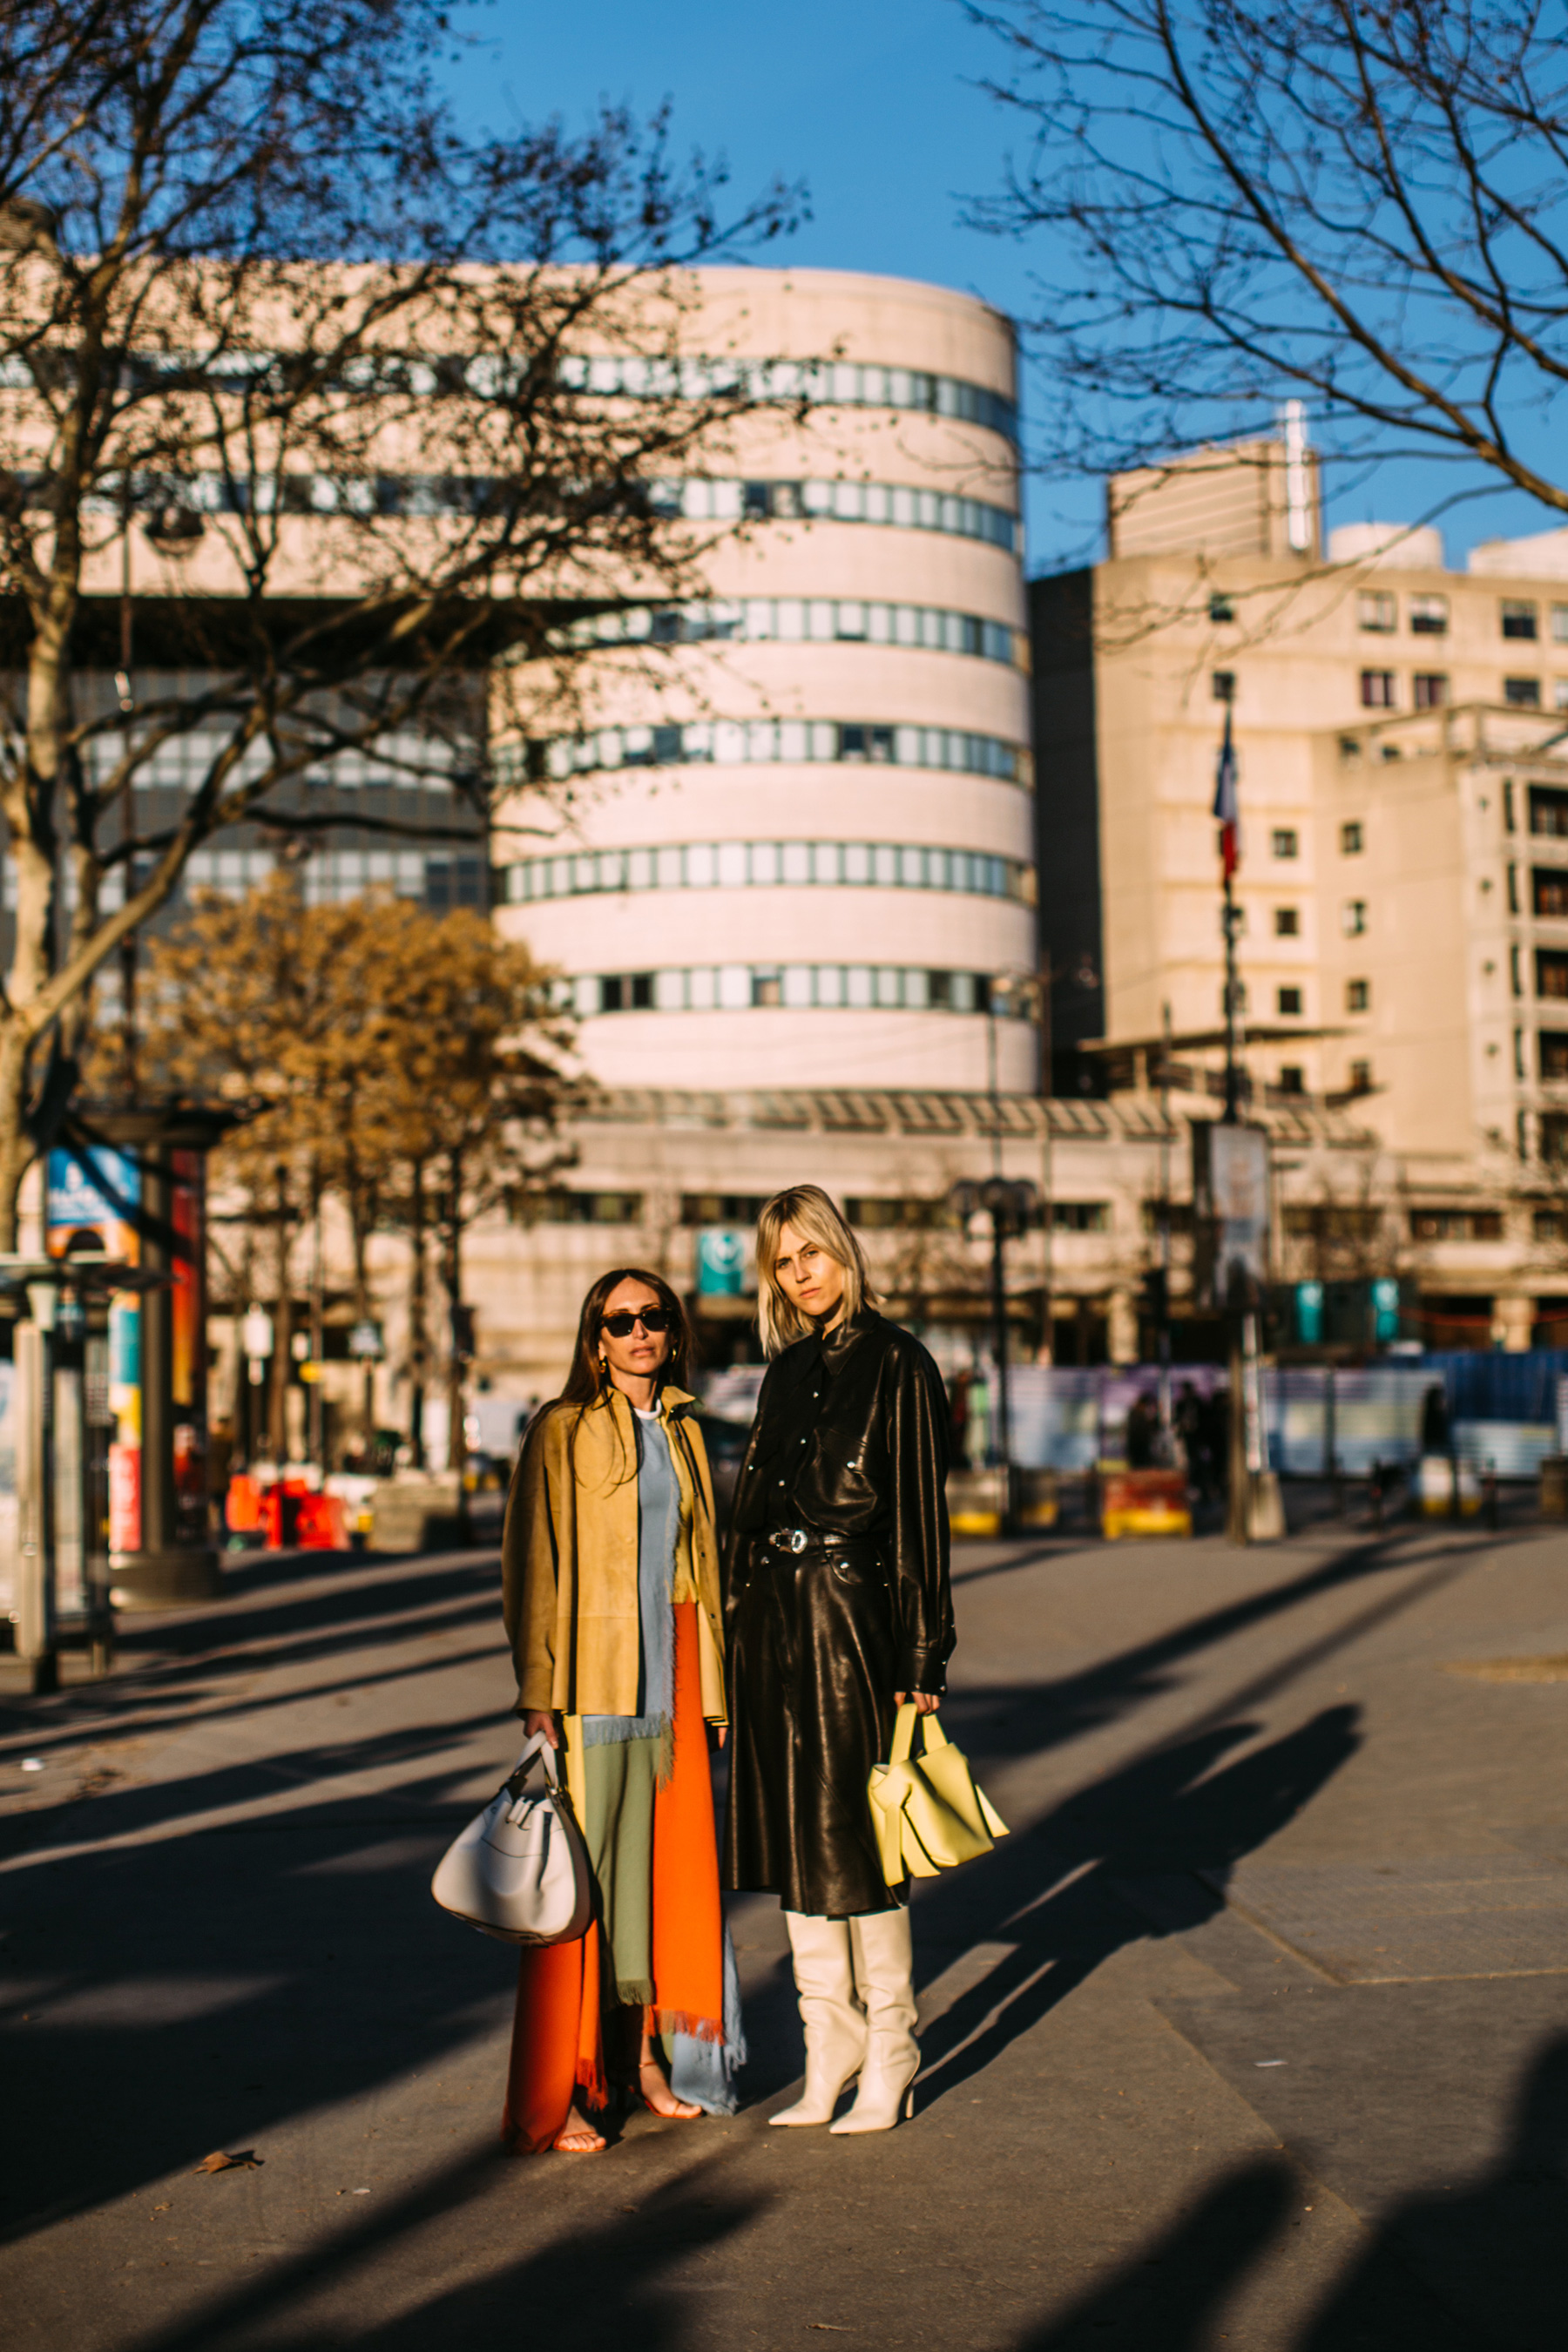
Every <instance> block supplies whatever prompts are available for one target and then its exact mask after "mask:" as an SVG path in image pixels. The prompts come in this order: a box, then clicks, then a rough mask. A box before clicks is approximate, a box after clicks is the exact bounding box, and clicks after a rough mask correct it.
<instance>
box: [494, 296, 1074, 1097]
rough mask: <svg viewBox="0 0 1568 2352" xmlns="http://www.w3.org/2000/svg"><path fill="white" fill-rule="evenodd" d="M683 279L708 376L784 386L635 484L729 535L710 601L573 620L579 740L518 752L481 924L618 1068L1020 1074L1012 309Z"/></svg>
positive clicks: (774, 1078) (1024, 1001)
mask: <svg viewBox="0 0 1568 2352" xmlns="http://www.w3.org/2000/svg"><path fill="white" fill-rule="evenodd" d="M699 278H700V302H699V305H698V307H697V309H696V310H695V312H694V314H693V316H692V318H691V320H690V321H689V336H690V339H691V341H692V342H693V343H694V344H695V345H697V346H698V347H699V348H698V351H697V353H696V354H695V358H696V363H697V364H699V365H700V364H702V363H703V360H704V358H705V356H706V355H708V354H715V353H722V354H724V355H725V359H726V363H727V364H733V362H734V360H735V359H736V358H737V357H739V358H743V359H745V360H748V361H750V362H753V363H761V362H764V361H768V362H771V367H770V372H769V381H770V385H771V387H772V389H773V392H774V394H775V395H776V396H775V397H774V398H773V400H772V401H770V403H769V404H767V405H766V406H764V407H762V408H759V409H758V410H757V411H755V412H754V413H752V414H751V415H747V416H746V417H744V418H743V419H742V420H741V422H740V424H739V425H738V426H737V428H736V429H735V431H734V433H733V434H732V435H731V437H730V439H729V442H728V444H727V446H725V447H724V448H723V450H722V452H718V451H716V452H715V457H714V460H713V471H712V473H711V474H710V476H708V477H706V478H702V479H693V480H685V481H671V482H668V483H659V484H658V485H656V486H655V489H654V495H655V497H656V498H658V499H660V500H661V501H662V502H663V503H664V504H665V506H666V508H667V509H668V511H669V512H670V513H671V515H672V516H676V515H679V516H681V517H684V518H686V519H687V520H688V521H689V523H690V525H691V527H692V528H693V530H696V531H700V530H702V528H703V526H704V525H705V524H718V525H720V526H721V527H722V535H721V536H719V537H717V538H716V540H715V543H714V545H713V547H712V551H711V554H710V557H709V559H708V562H707V565H706V569H707V573H708V581H709V590H710V593H709V595H708V597H707V598H706V599H705V600H703V601H702V602H701V603H700V604H682V605H679V606H676V607H668V608H665V609H660V608H658V607H654V608H652V609H650V608H649V607H648V606H647V605H646V604H641V605H639V604H637V603H636V602H635V601H633V602H630V603H628V604H627V605H626V606H625V607H622V608H620V609H617V610H609V611H605V612H602V613H599V614H589V615H587V616H585V617H584V620H583V621H581V622H580V623H579V624H578V628H579V631H580V632H584V633H586V634H587V635H588V636H589V637H590V638H591V639H594V640H595V641H597V642H598V643H599V644H601V645H602V646H603V648H604V652H603V658H602V660H601V661H599V662H598V663H597V664H596V665H595V680H594V683H593V686H592V688H591V689H590V698H589V704H588V707H587V708H586V709H584V711H583V712H582V714H581V716H580V717H579V719H578V720H577V723H576V724H575V725H574V728H573V729H572V730H571V731H570V733H559V734H555V735H552V736H551V737H549V738H547V739H546V740H543V741H542V742H536V743H534V744H533V745H531V747H529V751H528V753H527V754H526V755H525V751H524V748H523V746H521V744H520V745H519V746H517V747H516V749H515V751H514V752H513V754H512V756H513V758H514V761H515V764H516V767H517V769H518V771H519V772H520V774H521V776H522V777H523V779H524V780H523V781H521V784H520V789H519V790H518V792H517V793H516V794H515V796H514V797H513V798H512V800H511V801H510V803H507V804H506V805H504V806H503V807H502V809H501V811H500V820H499V824H498V829H497V833H496V840H495V850H494V856H495V867H496V875H495V898H496V902H497V915H496V919H497V921H498V923H499V924H500V927H501V928H502V929H503V930H505V931H507V932H508V933H509V934H510V935H513V936H517V937H521V938H526V939H527V940H528V943H529V945H530V947H531V949H532V950H533V952H534V954H535V955H536V956H538V957H539V958H540V959H541V960H542V961H544V962H546V963H548V964H550V965H552V966H553V967H554V968H555V969H556V971H558V972H559V973H560V974H561V975H562V997H563V1003H565V1004H566V1005H567V1006H568V1007H569V1008H570V1010H571V1011H572V1012H573V1013H574V1015H575V1016H576V1018H577V1021H578V1023H579V1024H580V1025H579V1031H578V1038H579V1048H580V1052H581V1056H582V1060H583V1064H584V1068H585V1069H586V1070H587V1071H588V1073H589V1074H590V1075H591V1076H593V1077H595V1079H597V1080H599V1081H600V1082H601V1083H603V1084H604V1085H605V1086H612V1087H638V1086H644V1087H646V1086H660V1087H699V1088H725V1087H753V1086H774V1087H799V1086H810V1085H829V1086H835V1087H860V1086H873V1085H874V1086H880V1087H916V1088H930V1087H942V1088H951V1087H957V1088H960V1089H964V1088H968V1089H977V1088H984V1087H987V1086H989V1085H990V1084H991V1083H993V1079H994V1081H995V1082H996V1083H998V1084H999V1085H1000V1086H1001V1087H1003V1088H1004V1089H1005V1090H1006V1091H1009V1092H1017V1091H1032V1089H1033V1087H1034V1086H1035V1083H1036V1076H1037V1055H1036V1033H1035V1029H1034V1026H1033V1024H1032V1022H1031V1021H1030V1019H1029V1018H1028V1013H1029V1006H1030V1000H1029V998H1028V997H1027V995H1026V993H1025V992H1020V991H1018V990H1017V989H1016V988H1010V987H1009V985H1008V983H1009V982H1016V981H1017V980H1019V979H1027V978H1028V977H1030V976H1031V975H1032V974H1033V972H1034V970H1035V913H1034V901H1035V896H1036V892H1035V875H1034V870H1033V860H1034V838H1035V828H1034V819H1033V813H1032V776H1031V762H1030V752H1029V710H1028V695H1027V662H1028V640H1027V615H1026V607H1025V597H1024V582H1023V564H1022V553H1023V550H1022V530H1021V524H1020V521H1019V516H1018V480H1017V444H1016V373H1015V368H1016V359H1015V350H1014V341H1013V334H1012V331H1011V328H1010V325H1009V324H1008V322H1007V321H1006V320H1004V319H1002V318H1000V317H999V316H998V315H997V314H996V313H995V312H994V311H993V310H989V309H987V308H986V307H985V306H984V304H982V303H980V302H977V301H975V300H973V299H970V298H968V297H966V296H963V295H960V294H954V293H950V292H947V291H946V290H944V289H941V288H937V287H930V286H921V285H915V284H907V283H901V282H897V281H892V280H888V279H881V278H861V277H855V276H850V275H847V274H840V273H837V272H833V271H815V270H806V271H800V272H785V271H770V270H745V271H741V270H724V269H715V270H707V271H702V272H700V273H699ZM829 352H831V353H833V354H835V356H834V358H833V359H832V360H831V361H830V362H825V361H824V359H823V355H824V354H825V353H829ZM796 391H798V394H799V395H800V402H801V404H798V405H795V404H791V400H790V394H791V393H792V392H796ZM650 644H660V645H662V646H666V647H669V648H674V650H672V651H669V652H668V653H666V654H664V655H663V656H661V657H660V659H659V660H658V663H657V665H656V664H655V663H651V662H650V661H649V660H648V659H647V651H648V647H649V646H650ZM507 757H508V751H507V747H506V744H505V743H504V741H502V742H501V743H500V744H499V745H498V758H499V760H500V761H501V762H502V763H503V765H504V762H505V761H506V759H507ZM530 767H531V769H532V770H533V772H534V775H535V778H536V781H534V782H532V783H530V782H527V781H526V771H527V770H528V769H529V768H530ZM999 983H1000V985H999ZM993 1057H994V1070H993Z"/></svg>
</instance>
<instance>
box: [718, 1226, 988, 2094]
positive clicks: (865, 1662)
mask: <svg viewBox="0 0 1568 2352" xmlns="http://www.w3.org/2000/svg"><path fill="white" fill-rule="evenodd" d="M757 1289H758V1307H759V1316H758V1319H759V1321H760V1323H761V1326H762V1333H763V1347H764V1348H765V1349H766V1351H767V1353H768V1355H769V1356H770V1357H771V1358H772V1362H771V1363H770V1365H769V1367H768V1370H767V1373H766V1376H765V1378H764V1379H763V1386H762V1392H761V1394H760V1396H759V1398H758V1400H757V1419H756V1425H755V1427H754V1428H753V1429H752V1436H751V1441H750V1443H749V1444H748V1446H747V1449H746V1455H745V1460H744V1461H743V1463H742V1467H741V1477H740V1484H739V1486H738V1487H737V1490H736V1495H735V1510H734V1526H733V1532H732V1534H731V1542H730V1554H729V1562H728V1571H729V1572H728V1578H727V1591H726V1602H727V1608H728V1616H729V1633H730V1664H731V1698H732V1712H733V1718H734V1727H735V1736H734V1739H733V1742H732V1744H731V1779H730V1803H729V1811H728V1813H727V1815H726V1819H725V1826H724V1882H725V1885H727V1886H731V1887H734V1888H737V1889H750V1890H753V1891H759V1892H767V1893H773V1894H777V1895H779V1896H780V1897H781V1898H782V1900H783V1904H784V1921H785V1925H786V1927H787V1928H788V1931H789V1940H790V1948H791V1952H792V1954H793V1957H794V1960H795V1990H796V1992H797V1994H798V1996H799V2000H800V2013H801V2020H802V2022H803V2023H804V2025H805V2092H804V2095H803V2096H802V2097H801V2098H799V2099H797V2100H796V2101H795V2104H794V2105H791V2106H788V2107H786V2108H784V2111H783V2112H782V2113H781V2114H778V2115H775V2116H771V2117H770V2118H769V2120H770V2121H771V2122H773V2123H775V2124H831V2127H832V2129H833V2130H834V2131H836V2132H873V2131H887V2130H888V2129H889V2127H890V2126H892V2125H893V2124H895V2123H897V2122H898V2121H899V2119H900V2116H901V2115H903V2114H904V2113H905V2112H907V2108H908V2102H909V2100H910V2096H911V2085H912V2084H913V2082H914V2078H915V2074H916V2070H917V2069H918V2067H919V2065H920V2048H919V2045H918V2043H917V2042H916V2041H915V2037H914V2024H915V1999H914V1990H913V1983H912V1973H913V1956H912V1952H911V1948H910V1915H909V1911H908V1908H907V1907H906V1906H907V1905H908V1902H909V1890H908V1887H907V1885H903V1886H889V1885H888V1884H887V1883H886V1880H885V1879H884V1877H883V1874H882V1867H881V1862H880V1858H879V1851H878V1845H877V1837H876V1832H875V1830H874V1829H873V1827H872V1822H871V1801H870V1796H869V1792H868V1782H869V1780H870V1775H871V1769H872V1767H873V1765H875V1764H876V1763H878V1762H879V1760H882V1759H886V1757H887V1755H888V1751H889V1741H890V1739H891V1737H892V1731H893V1717H894V1713H895V1711H896V1709H897V1708H898V1707H899V1706H901V1705H902V1704H903V1702H904V1700H905V1699H906V1698H910V1699H912V1700H913V1701H914V1704H915V1706H917V1707H918V1708H919V1709H920V1711H921V1714H924V1715H929V1714H931V1712H932V1710H933V1709H934V1708H935V1707H936V1706H938V1705H939V1704H940V1701H941V1696H942V1690H943V1688H944V1686H945V1674H946V1668H947V1661H948V1658H949V1657H950V1655H951V1654H952V1644H953V1630H952V1600H951V1598H950V1595H949V1589H948V1528H947V1505H946V1494H945V1486H946V1478H947V1433H948V1427H949V1414H948V1410H947V1399H946V1396H945V1394H944V1392H943V1390H942V1375H941V1373H940V1372H939V1371H938V1370H937V1368H936V1366H935V1364H934V1363H933V1362H932V1361H931V1358H930V1356H928V1355H927V1353H926V1351H925V1349H923V1348H922V1347H921V1344H920V1342H919V1340H918V1339H911V1338H910V1334H909V1333H908V1332H907V1331H900V1329H899V1328H898V1326H897V1325H896V1324H893V1323H889V1322H886V1321H884V1319H883V1318H882V1317H881V1316H880V1315H879V1314H878V1313H877V1311H876V1302H875V1299H874V1297H873V1294H872V1290H871V1286H870V1283H869V1280H868V1276H867V1272H866V1262H865V1259H864V1258H863V1257H862V1256H861V1255H860V1245H859V1244H858V1241H857V1240H856V1238H855V1235H854V1234H853V1233H852V1232H851V1230H850V1228H849V1226H848V1225H847V1223H845V1221H844V1219H843V1217H842V1216H841V1215H840V1214H839V1213H838V1210H837V1207H836V1206H835V1205H834V1203H833V1202H832V1201H831V1200H830V1199H829V1198H828V1195H827V1194H826V1192H823V1191H822V1190H821V1188H820V1187H819V1186H818V1185H816V1184H797V1185H795V1187H794V1188H793V1189H792V1190H791V1191H789V1192H780V1193H779V1194H778V1195H777V1196H776V1197H775V1198H774V1199H773V1200H772V1201H770V1202H768V1204H767V1206H766V1208H765V1209H764V1210H763V1213H762V1216H761V1218H760V1220H759V1221H758V1224H757ZM856 2075H858V2077H859V2084H858V2090H857V2092H856V2096H855V2104H854V2105H853V2106H852V2107H851V2108H850V2110H849V2111H848V2113H847V2115H844V2116H840V2117H839V2118H838V2120H837V2122H833V2121H832V2118H833V2113H834V2109H835V2106H836V2105H837V2101H838V2097H839V2094H840V2093H841V2092H842V2091H843V2090H844V2089H845V2088H846V2087H847V2084H849V2082H850V2081H851V2079H852V2078H853V2077H855V2076H856Z"/></svg>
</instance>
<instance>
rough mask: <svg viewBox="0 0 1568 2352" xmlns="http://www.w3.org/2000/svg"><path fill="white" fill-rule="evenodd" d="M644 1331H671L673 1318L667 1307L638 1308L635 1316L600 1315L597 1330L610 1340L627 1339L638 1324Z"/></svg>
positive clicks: (673, 1325) (673, 1326) (673, 1324)
mask: <svg viewBox="0 0 1568 2352" xmlns="http://www.w3.org/2000/svg"><path fill="white" fill-rule="evenodd" d="M639 1323H640V1324H641V1325H642V1327H643V1329H644V1330H645V1331H653V1332H658V1331H673V1330H674V1328H675V1318H674V1316H673V1315H672V1314H671V1313H670V1311H669V1309H668V1307H638V1309H637V1313H636V1314H635V1315H602V1316H601V1317H600V1318H599V1328H600V1330H601V1331H607V1332H608V1333H609V1335H610V1337H611V1339H630V1338H631V1336H632V1333H633V1332H634V1331H635V1330H636V1328H637V1325H638V1324H639Z"/></svg>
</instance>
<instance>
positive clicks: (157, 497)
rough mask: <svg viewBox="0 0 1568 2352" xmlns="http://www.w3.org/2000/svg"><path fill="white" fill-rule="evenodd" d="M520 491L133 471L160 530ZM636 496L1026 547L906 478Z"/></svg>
mask: <svg viewBox="0 0 1568 2352" xmlns="http://www.w3.org/2000/svg"><path fill="white" fill-rule="evenodd" d="M19 479H20V482H21V487H22V488H23V491H24V493H25V494H27V495H29V496H30V497H31V498H32V499H37V501H38V502H40V503H41V502H42V501H43V499H44V498H45V496H46V494H47V491H48V488H49V483H48V479H47V476H45V475H43V474H35V475H24V476H22V477H20V478H19ZM517 495H518V486H517V482H516V480H515V479H514V478H512V477H510V476H497V475H491V474H384V473H374V474H317V473H307V472H305V471H304V470H302V469H301V470H300V471H298V472H293V473H287V474H258V475H255V476H252V475H247V474H232V473H219V472H216V471H211V470H208V471H193V472H191V473H188V474H180V475H177V476H176V475H172V474H171V475H159V474H151V473H139V474H136V475H134V476H133V477H132V484H131V503H132V511H133V512H134V513H136V514H138V515H141V516H142V517H144V518H145V521H146V528H147V529H148V530H149V531H150V532H152V533H153V535H154V536H156V533H157V530H158V529H159V527H160V524H159V519H160V518H163V517H165V516H167V515H169V514H171V513H183V514H185V515H195V516H197V517H200V516H202V515H229V514H238V515H245V514H273V513H282V514H290V515H306V516H309V515H336V514H342V515H354V516H358V517H361V518H363V519H365V520H371V519H377V520H379V519H387V520H392V519H395V518H396V517H399V516H415V517H421V516H423V517H428V516H434V515H449V514H466V515H474V516H483V515H485V514H504V513H505V512H506V511H507V510H508V509H509V507H510V502H511V501H512V500H513V499H515V498H516V497H517ZM625 495H626V498H627V499H628V500H630V501H633V502H642V503H645V504H646V505H647V508H648V509H651V511H652V512H653V513H655V514H657V515H663V516H667V517H668V518H670V519H671V520H673V519H675V518H676V517H678V516H684V517H685V518H686V519H687V520H689V521H691V522H741V521H747V522H764V521H770V520H773V521H779V522H791V521H800V522H810V521H820V522H870V523H880V524H884V525H887V526H889V528H891V529H894V530H936V531H944V532H947V533H949V534H951V535H952V536H955V537H957V538H960V539H978V540H984V541H985V543H986V544H987V545H988V546H991V547H999V548H1002V549H1004V550H1005V551H1006V553H1008V554H1009V555H1021V554H1022V552H1023V538H1024V527H1023V524H1022V522H1021V521H1020V520H1019V518H1018V517H1017V516H1016V514H1014V513H1012V512H1011V511H1010V509H1007V508H1006V507H998V506H993V505H992V504H991V503H990V502H989V501H988V500H986V499H974V498H966V497H962V496H960V495H959V494H958V493H956V492H954V491H951V490H929V489H919V488H915V487H914V486H913V485H912V484H909V483H904V482H834V481H825V480H815V479H814V480H808V481H760V482H759V481H745V480H742V478H739V477H719V478H714V477H711V476H708V475H702V476H698V477H696V478H692V479H689V480H687V479H682V478H668V477H667V478H657V479H655V480H652V481H650V482H648V483H647V484H646V485H641V484H637V483H636V482H633V483H631V484H628V485H627V486H626V492H625ZM87 507H88V511H89V513H92V514H94V515H96V516H100V517H101V518H103V519H104V520H113V519H116V518H118V516H119V515H120V512H121V497H120V492H119V489H118V487H117V486H115V487H113V488H112V494H111V493H110V490H104V491H100V493H98V494H97V495H95V496H93V497H91V498H89V499H88V501H87Z"/></svg>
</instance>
